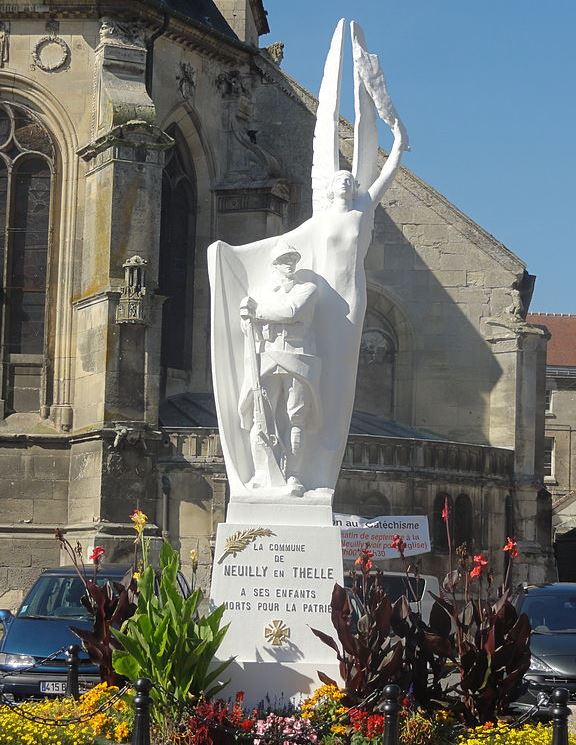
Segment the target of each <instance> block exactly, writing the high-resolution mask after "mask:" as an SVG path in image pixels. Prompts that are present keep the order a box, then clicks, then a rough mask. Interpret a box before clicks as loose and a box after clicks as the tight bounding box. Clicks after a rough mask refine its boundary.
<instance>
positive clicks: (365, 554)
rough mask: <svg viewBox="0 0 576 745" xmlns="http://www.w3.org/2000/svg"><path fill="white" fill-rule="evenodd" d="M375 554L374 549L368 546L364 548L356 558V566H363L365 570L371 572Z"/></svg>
mask: <svg viewBox="0 0 576 745" xmlns="http://www.w3.org/2000/svg"><path fill="white" fill-rule="evenodd" d="M373 556H374V551H370V549H369V548H368V546H366V548H363V549H362V553H361V554H360V556H359V557H358V558H357V559H356V561H355V562H354V563H355V564H356V566H359V567H361V569H362V571H363V572H369V571H370V570H371V569H372V557H373Z"/></svg>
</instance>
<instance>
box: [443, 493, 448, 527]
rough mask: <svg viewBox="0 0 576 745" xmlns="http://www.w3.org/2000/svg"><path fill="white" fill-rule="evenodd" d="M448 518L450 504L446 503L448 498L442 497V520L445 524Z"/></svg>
mask: <svg viewBox="0 0 576 745" xmlns="http://www.w3.org/2000/svg"><path fill="white" fill-rule="evenodd" d="M449 517H450V502H448V497H444V507H443V508H442V520H444V522H445V523H447V522H448V518H449Z"/></svg>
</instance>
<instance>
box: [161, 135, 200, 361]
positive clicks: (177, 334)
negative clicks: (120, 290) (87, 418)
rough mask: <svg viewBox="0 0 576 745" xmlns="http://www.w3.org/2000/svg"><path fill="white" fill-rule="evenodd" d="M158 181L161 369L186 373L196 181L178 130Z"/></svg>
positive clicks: (192, 270)
mask: <svg viewBox="0 0 576 745" xmlns="http://www.w3.org/2000/svg"><path fill="white" fill-rule="evenodd" d="M168 134H170V136H171V137H173V138H174V139H175V141H176V144H175V145H174V147H173V148H172V149H171V150H169V151H168V154H167V162H166V165H165V167H164V173H163V178H162V216H161V222H160V266H159V277H158V284H159V290H158V291H159V293H160V294H161V295H164V296H165V297H166V301H165V303H164V307H163V311H162V347H161V365H162V367H163V368H164V369H166V368H169V367H172V368H176V369H179V370H186V369H189V368H190V366H191V364H192V311H193V300H194V264H195V248H196V246H195V236H196V177H195V174H194V168H193V165H192V162H191V160H190V156H189V153H188V148H187V147H186V144H185V142H184V139H183V137H182V135H181V133H180V130H179V129H178V128H177V127H172V128H171V129H169V130H168Z"/></svg>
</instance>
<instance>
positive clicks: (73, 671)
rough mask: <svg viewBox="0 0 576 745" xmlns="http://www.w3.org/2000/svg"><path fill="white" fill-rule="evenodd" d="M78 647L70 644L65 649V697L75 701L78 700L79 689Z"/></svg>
mask: <svg viewBox="0 0 576 745" xmlns="http://www.w3.org/2000/svg"><path fill="white" fill-rule="evenodd" d="M79 651H80V647H79V646H78V645H77V644H71V645H70V646H69V647H67V649H66V665H67V667H68V677H67V678H66V695H67V696H72V698H73V699H74V700H75V701H78V699H79V698H80V688H79V687H78V669H79V664H80V663H79V661H78V652H79Z"/></svg>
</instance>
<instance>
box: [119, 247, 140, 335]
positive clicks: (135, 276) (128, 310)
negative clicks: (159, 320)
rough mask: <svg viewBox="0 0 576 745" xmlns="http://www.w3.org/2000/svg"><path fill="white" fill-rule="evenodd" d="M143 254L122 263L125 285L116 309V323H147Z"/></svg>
mask: <svg viewBox="0 0 576 745" xmlns="http://www.w3.org/2000/svg"><path fill="white" fill-rule="evenodd" d="M147 264H148V262H147V261H146V259H143V258H142V257H141V256H132V258H130V259H128V261H125V262H124V264H123V265H122V266H123V267H124V285H123V286H122V290H121V292H122V295H121V297H120V301H119V302H118V308H117V310H116V323H131V324H143V323H146V306H145V298H146V266H147Z"/></svg>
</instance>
